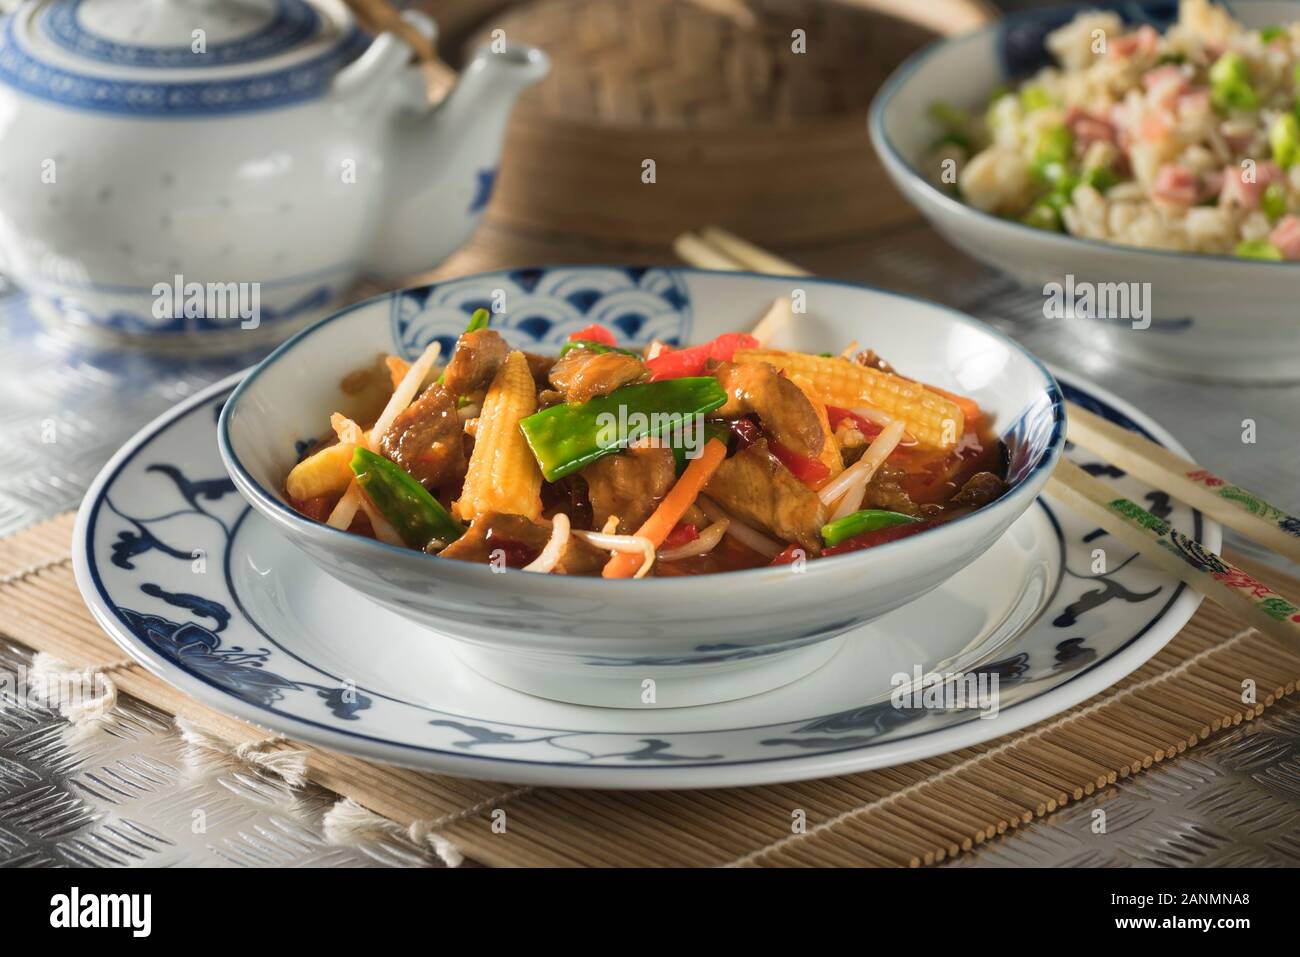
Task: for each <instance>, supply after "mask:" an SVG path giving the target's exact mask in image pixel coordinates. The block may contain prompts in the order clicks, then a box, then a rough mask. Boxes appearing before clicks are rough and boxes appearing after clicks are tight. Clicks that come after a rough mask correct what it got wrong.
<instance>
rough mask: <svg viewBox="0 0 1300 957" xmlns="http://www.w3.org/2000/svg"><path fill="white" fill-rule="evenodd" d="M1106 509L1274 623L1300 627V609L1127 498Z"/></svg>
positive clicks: (1250, 575)
mask: <svg viewBox="0 0 1300 957" xmlns="http://www.w3.org/2000/svg"><path fill="white" fill-rule="evenodd" d="M1107 507H1108V508H1109V509H1110V510H1111V511H1113V512H1114V513H1115V514H1117V515H1119V516H1121V517H1122V518H1124V519H1125V520H1126V521H1128V522H1130V523H1131V524H1134V525H1137V526H1139V527H1140V528H1143V529H1145V530H1146V531H1148V532H1149V533H1151V535H1152V536H1154V537H1155V539H1156V541H1157V544H1159V545H1160V547H1161V548H1164V549H1165V550H1166V551H1169V552H1171V553H1172V554H1174V555H1176V556H1178V558H1180V559H1181V560H1182V561H1183V562H1184V563H1186V564H1187V565H1188V566H1190V567H1191V568H1193V569H1195V570H1196V571H1198V572H1201V573H1202V574H1205V575H1209V576H1210V577H1211V578H1213V579H1214V580H1215V581H1216V582H1219V583H1220V584H1221V585H1223V586H1224V587H1225V588H1228V589H1230V590H1232V591H1233V592H1235V593H1236V594H1237V595H1238V596H1239V597H1240V598H1242V599H1245V600H1246V601H1248V602H1249V603H1250V604H1251V605H1252V606H1253V607H1254V608H1255V609H1256V610H1257V611H1259V612H1260V613H1261V614H1263V615H1266V616H1267V617H1269V618H1271V619H1273V620H1274V621H1278V622H1293V623H1296V624H1300V607H1297V606H1296V605H1295V604H1294V603H1293V602H1291V601H1290V600H1289V599H1287V598H1285V597H1283V596H1282V595H1279V594H1278V593H1277V592H1275V591H1274V590H1273V589H1272V588H1270V587H1269V586H1268V585H1266V584H1265V583H1264V582H1262V581H1260V580H1259V579H1258V578H1256V577H1255V576H1254V575H1252V574H1250V573H1249V572H1247V571H1245V570H1244V569H1241V568H1238V567H1237V566H1236V565H1233V564H1232V563H1231V562H1228V561H1227V560H1225V559H1224V558H1222V557H1220V556H1218V555H1216V554H1214V553H1213V552H1211V551H1210V550H1209V549H1207V548H1206V547H1205V546H1204V545H1202V544H1201V543H1200V542H1198V541H1197V540H1196V539H1194V538H1191V537H1189V536H1187V535H1184V534H1183V533H1182V532H1179V531H1178V530H1177V529H1175V528H1174V527H1173V526H1172V525H1171V524H1170V523H1169V522H1167V521H1165V520H1164V519H1162V518H1159V517H1157V516H1155V515H1152V514H1151V513H1150V512H1148V511H1147V510H1146V509H1144V508H1143V507H1142V506H1140V505H1138V504H1137V503H1136V502H1133V501H1130V500H1129V499H1126V498H1116V499H1113V500H1112V501H1110V502H1108V503H1107Z"/></svg>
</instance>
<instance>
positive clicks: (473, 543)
mask: <svg viewBox="0 0 1300 957" xmlns="http://www.w3.org/2000/svg"><path fill="white" fill-rule="evenodd" d="M550 540H551V523H550V522H535V521H533V520H532V519H530V518H527V517H525V516H523V515H508V514H506V513H504V512H484V513H483V514H482V515H480V516H479V517H478V518H476V519H475V520H474V521H473V522H472V523H471V524H470V527H469V528H468V529H467V530H466V532H465V534H464V535H462V536H461V537H460V538H458V539H456V541H454V542H452V543H451V544H450V545H448V546H447V547H446V548H444V549H443V550H442V551H440V552H439V553H438V554H439V556H441V557H442V558H455V559H457V560H459V561H463V562H478V563H480V564H483V565H487V564H490V563H492V562H494V561H497V562H504V563H505V566H506V567H507V568H523V567H524V566H525V565H527V564H528V563H529V562H531V561H532V560H533V559H535V558H536V557H537V556H538V555H540V554H541V553H542V549H544V548H545V547H546V543H547V542H549V541H550ZM607 561H609V553H608V552H605V551H603V550H602V549H599V548H597V547H596V546H594V545H591V544H589V543H588V542H585V541H583V540H582V539H580V538H578V537H577V536H576V535H570V536H569V543H568V544H567V545H566V546H565V548H564V554H563V555H561V556H560V560H559V562H557V563H556V566H555V570H554V572H553V574H556V575H599V574H600V572H601V570H602V569H603V568H604V567H605V563H606V562H607Z"/></svg>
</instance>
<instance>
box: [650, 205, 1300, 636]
mask: <svg viewBox="0 0 1300 957" xmlns="http://www.w3.org/2000/svg"><path fill="white" fill-rule="evenodd" d="M673 250H674V251H675V252H676V253H677V255H678V256H680V257H681V258H682V259H683V260H685V261H686V262H688V263H690V264H692V265H696V266H700V267H702V268H706V269H728V270H750V271H753V272H762V273H769V274H775V275H788V276H808V275H811V274H810V273H809V272H807V271H806V270H804V269H801V268H800V267H798V266H796V265H795V264H794V263H791V262H788V261H787V260H784V259H781V258H780V257H779V256H776V255H774V254H772V253H770V252H768V251H766V250H764V249H761V248H759V247H758V246H755V245H754V244H753V243H750V242H748V241H747V240H744V239H741V238H740V237H739V236H735V235H733V234H731V233H728V232H727V231H726V230H724V229H721V228H719V227H717V226H707V227H704V228H703V229H702V230H700V232H699V233H698V234H697V233H683V234H682V235H681V236H678V237H677V239H676V240H675V241H674V243H673ZM778 302H779V300H778ZM1066 410H1067V413H1068V415H1067V419H1068V423H1069V424H1068V427H1067V437H1068V438H1069V439H1070V441H1072V442H1075V443H1076V444H1078V445H1081V446H1083V447H1084V448H1087V449H1089V450H1091V451H1093V452H1096V453H1097V454H1098V455H1100V456H1101V457H1102V458H1103V459H1105V460H1107V461H1109V462H1111V463H1112V464H1114V465H1115V466H1116V467H1117V468H1122V469H1124V470H1125V471H1126V472H1129V473H1130V474H1132V475H1134V476H1135V477H1137V478H1138V479H1140V480H1141V481H1144V482H1146V483H1148V484H1150V485H1153V486H1155V487H1157V488H1163V489H1164V490H1165V491H1167V492H1169V493H1170V494H1172V495H1176V496H1177V497H1178V498H1180V499H1182V500H1183V501H1185V502H1187V504H1189V505H1192V506H1193V507H1196V508H1198V509H1200V510H1201V511H1202V512H1205V513H1206V514H1207V515H1210V516H1211V517H1212V518H1214V519H1216V520H1218V521H1221V522H1223V524H1225V525H1228V526H1230V527H1231V528H1234V529H1236V530H1237V531H1239V532H1241V533H1242V534H1243V535H1245V536H1247V537H1248V538H1251V539H1253V540H1254V541H1257V542H1259V543H1260V544H1262V545H1265V546H1266V547H1269V548H1271V549H1273V550H1274V551H1276V552H1278V553H1279V554H1282V555H1285V556H1286V557H1288V558H1291V559H1293V560H1296V561H1300V537H1297V536H1300V520H1297V519H1295V518H1293V517H1292V516H1290V515H1287V514H1286V513H1285V512H1283V511H1282V510H1281V509H1279V508H1276V507H1275V506H1272V505H1269V504H1268V503H1267V502H1265V501H1264V500H1263V499H1261V498H1259V497H1258V496H1256V495H1253V494H1251V493H1249V492H1247V491H1245V490H1244V489H1242V488H1240V487H1238V486H1236V485H1232V484H1230V483H1228V482H1227V481H1226V480H1224V479H1221V478H1219V477H1218V476H1215V475H1213V474H1211V473H1210V472H1208V471H1206V470H1205V469H1202V468H1200V467H1199V466H1197V465H1196V464H1195V463H1194V462H1189V461H1187V460H1186V459H1184V458H1182V457H1181V456H1178V455H1175V454H1174V453H1172V452H1170V451H1169V450H1168V449H1165V448H1163V447H1162V446H1159V445H1157V444H1156V443H1154V442H1152V441H1150V440H1149V439H1146V438H1143V437H1142V436H1140V435H1137V434H1136V433H1134V432H1129V431H1128V430H1126V429H1122V428H1120V427H1119V426H1117V425H1114V424H1112V423H1110V422H1107V421H1106V420H1105V419H1102V418H1101V417H1100V416H1098V415H1095V414H1093V413H1091V412H1089V411H1088V410H1087V409H1084V408H1082V407H1080V406H1079V405H1077V404H1075V403H1073V402H1067V403H1066ZM1047 490H1048V492H1049V493H1051V494H1052V495H1053V496H1054V497H1056V498H1058V499H1060V500H1061V501H1063V502H1066V503H1067V504H1069V505H1070V506H1071V507H1072V508H1074V509H1075V510H1076V511H1078V512H1079V513H1080V514H1082V515H1084V516H1086V517H1088V518H1090V519H1091V520H1093V521H1095V522H1096V523H1097V524H1098V525H1100V526H1101V527H1102V528H1104V529H1105V530H1106V531H1107V532H1109V533H1110V534H1112V535H1114V536H1115V537H1116V538H1118V539H1119V540H1120V541H1122V542H1124V543H1125V544H1126V545H1129V546H1130V547H1132V548H1135V549H1137V550H1138V551H1139V552H1141V553H1142V554H1143V555H1145V556H1147V557H1148V558H1151V559H1152V560H1153V561H1154V562H1155V563H1156V564H1158V565H1160V566H1161V567H1162V568H1164V569H1165V570H1166V571H1169V572H1170V573H1171V574H1174V575H1176V576H1177V577H1178V578H1180V579H1181V580H1182V581H1184V582H1186V583H1187V584H1188V585H1189V586H1190V587H1192V588H1194V589H1196V590H1197V591H1199V592H1200V593H1201V594H1203V595H1206V596H1207V597H1209V598H1212V599H1214V600H1215V601H1216V602H1218V603H1219V604H1221V605H1223V606H1224V607H1225V608H1228V609H1230V610H1232V611H1234V612H1236V613H1237V614H1238V615H1240V616H1242V617H1243V618H1245V619H1246V620H1248V621H1249V622H1250V623H1251V624H1253V625H1254V626H1255V627H1257V628H1259V629H1260V630H1261V631H1264V632H1267V633H1269V634H1272V635H1274V636H1276V637H1279V638H1282V639H1284V640H1285V639H1290V640H1292V641H1296V640H1300V608H1297V607H1296V606H1295V605H1294V604H1292V603H1291V602H1290V601H1289V600H1287V599H1286V598H1284V597H1283V596H1282V595H1280V594H1278V593H1277V592H1275V591H1274V590H1273V589H1271V588H1270V587H1269V586H1268V585H1266V584H1264V583H1263V582H1261V581H1259V580H1258V579H1256V578H1254V577H1253V576H1251V575H1250V574H1249V573H1247V572H1245V571H1243V570H1242V569H1240V568H1238V567H1237V566H1235V565H1233V564H1232V563H1230V562H1228V561H1226V560H1224V559H1222V558H1220V557H1218V556H1216V555H1213V554H1211V553H1210V552H1209V550H1208V549H1206V548H1205V547H1204V546H1203V545H1201V543H1200V542H1197V541H1196V540H1195V539H1191V538H1188V537H1187V536H1185V535H1183V534H1181V533H1180V532H1177V531H1175V530H1174V529H1173V528H1171V527H1170V526H1169V523H1167V522H1165V521H1164V520H1162V519H1160V518H1158V517H1156V516H1155V515H1152V514H1151V513H1150V512H1148V511H1146V510H1145V509H1143V508H1142V507H1141V506H1140V505H1137V504H1136V503H1134V502H1131V501H1129V500H1128V499H1126V498H1123V497H1122V496H1120V495H1119V494H1118V493H1116V492H1115V491H1114V490H1113V489H1111V488H1110V487H1109V486H1108V485H1106V483H1104V482H1102V481H1101V480H1100V479H1096V478H1094V477H1093V476H1091V475H1089V474H1088V473H1087V472H1084V471H1083V470H1082V469H1080V468H1079V467H1078V466H1076V465H1074V464H1073V463H1071V462H1067V461H1065V460H1064V459H1062V460H1061V461H1060V463H1059V464H1058V465H1057V467H1056V470H1055V472H1054V473H1053V475H1052V477H1051V478H1050V479H1049V480H1048V485H1047ZM1290 529H1295V530H1296V531H1295V532H1294V533H1292V532H1291V531H1290Z"/></svg>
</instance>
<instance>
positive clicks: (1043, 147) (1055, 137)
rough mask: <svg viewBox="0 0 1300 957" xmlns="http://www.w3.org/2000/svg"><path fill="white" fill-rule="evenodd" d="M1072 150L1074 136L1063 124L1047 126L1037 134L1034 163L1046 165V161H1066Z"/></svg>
mask: <svg viewBox="0 0 1300 957" xmlns="http://www.w3.org/2000/svg"><path fill="white" fill-rule="evenodd" d="M1073 152H1074V137H1073V136H1072V135H1071V134H1070V131H1069V129H1068V128H1067V127H1065V126H1064V125H1062V126H1049V127H1048V128H1047V129H1045V130H1043V131H1042V132H1040V133H1039V134H1038V139H1037V141H1036V142H1035V143H1034V165H1035V166H1038V167H1043V166H1046V165H1047V164H1048V163H1067V162H1069V160H1070V156H1071V154H1072V153H1073Z"/></svg>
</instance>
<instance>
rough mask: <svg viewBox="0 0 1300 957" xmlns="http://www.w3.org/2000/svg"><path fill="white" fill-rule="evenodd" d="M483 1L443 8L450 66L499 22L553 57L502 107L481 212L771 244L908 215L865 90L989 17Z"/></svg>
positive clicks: (955, 4)
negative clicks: (729, 233) (719, 231)
mask: <svg viewBox="0 0 1300 957" xmlns="http://www.w3.org/2000/svg"><path fill="white" fill-rule="evenodd" d="M429 6H430V7H431V9H432V12H433V13H434V14H435V16H437V15H440V13H442V12H449V11H440V10H439V6H438V4H437V3H432V4H430V5H429ZM479 13H480V16H479V17H477V18H474V17H473V16H472V15H471V13H470V12H469V10H468V9H467V7H466V4H465V2H464V0H460V2H459V3H458V4H456V17H455V18H453V19H454V20H455V22H454V23H452V24H450V26H451V27H452V30H450V31H448V33H447V34H444V39H443V43H442V52H443V55H444V56H446V57H447V58H448V59H449V60H451V61H452V62H453V63H458V62H460V61H461V60H462V59H463V58H464V57H465V56H466V55H467V54H468V53H469V52H470V51H472V50H473V49H475V48H477V47H478V46H480V45H482V44H484V43H487V42H489V41H490V40H491V38H492V37H493V35H494V31H497V30H502V31H504V34H505V37H506V39H507V40H508V41H523V42H527V43H533V44H536V45H537V46H540V47H541V48H542V49H544V50H545V51H546V52H547V53H548V55H549V56H550V57H551V60H552V63H553V67H552V71H551V74H550V75H549V76H548V77H547V78H546V79H545V80H543V81H542V82H541V83H540V84H538V86H536V87H535V88H533V89H532V90H530V91H528V92H526V93H525V94H524V96H522V97H521V98H520V101H519V103H518V105H517V106H516V108H515V111H514V114H513V116H512V118H511V121H510V126H509V128H508V131H507V137H506V146H505V152H504V157H503V161H502V165H501V169H500V171H499V173H498V178H497V183H496V196H495V197H494V200H493V203H492V205H491V207H490V211H489V215H490V217H491V218H492V220H493V221H494V223H495V224H497V225H500V226H503V227H505V228H507V229H519V230H539V229H540V230H548V231H558V232H561V233H566V234H573V235H578V236H585V237H590V238H594V239H599V240H602V241H611V240H612V241H624V242H627V243H632V244H642V245H645V244H662V243H667V242H670V241H671V240H672V239H673V237H675V236H676V235H677V234H678V233H680V232H681V231H683V230H685V229H689V228H693V227H696V226H698V225H699V224H700V223H719V224H722V225H725V226H727V227H728V228H730V229H732V230H734V231H736V232H738V233H740V234H742V235H744V236H747V237H749V238H750V239H752V240H754V241H756V242H759V243H764V242H770V243H778V244H780V243H800V242H812V241H817V240H823V239H840V238H847V237H850V236H853V235H855V234H860V233H862V232H863V231H865V230H869V229H872V228H877V227H879V226H881V225H887V224H889V223H894V222H901V221H904V220H909V219H912V218H914V217H915V214H914V213H913V211H912V209H911V207H910V206H908V205H907V204H906V203H905V202H904V200H903V199H902V198H901V197H899V196H898V195H897V194H896V193H895V192H894V191H893V190H892V189H891V188H890V186H889V183H888V179H887V177H886V176H885V173H884V170H883V168H882V167H881V164H880V162H879V160H878V159H877V158H876V156H875V154H874V152H873V150H872V147H871V143H870V140H869V137H868V135H867V128H866V116H867V109H868V106H869V104H870V102H871V98H872V97H873V96H874V94H875V92H876V90H877V89H878V88H879V86H880V84H881V83H882V82H883V81H884V79H885V77H887V76H888V75H889V73H890V72H891V71H892V70H893V69H894V68H895V67H896V66H897V65H898V64H899V63H900V62H902V60H903V59H905V58H906V57H907V56H908V55H909V54H911V53H912V52H914V51H915V50H916V49H918V48H920V47H921V46H924V45H925V44H926V43H928V42H929V41H931V40H933V39H935V38H936V37H937V36H939V35H942V34H947V33H956V32H962V31H964V30H968V29H972V28H975V27H978V26H980V25H981V24H983V23H986V22H988V21H989V20H990V19H992V16H993V14H992V12H991V8H990V7H989V6H987V5H986V3H984V2H983V0H529V2H524V3H513V4H510V3H506V4H503V3H501V2H499V0H498V2H489V3H485V4H484V7H483V8H482V9H481V10H480V11H479ZM796 30H802V31H803V36H804V38H805V44H806V45H805V52H796V51H795V49H794V46H793V45H794V42H795V40H794V31H796ZM449 46H454V49H448V47H449ZM647 160H650V161H653V164H654V165H653V172H654V182H652V183H647V182H644V181H643V175H644V173H645V171H646V168H647V166H646V161H647Z"/></svg>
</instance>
